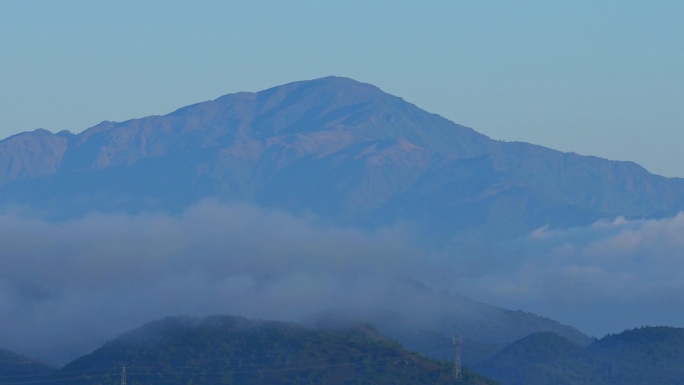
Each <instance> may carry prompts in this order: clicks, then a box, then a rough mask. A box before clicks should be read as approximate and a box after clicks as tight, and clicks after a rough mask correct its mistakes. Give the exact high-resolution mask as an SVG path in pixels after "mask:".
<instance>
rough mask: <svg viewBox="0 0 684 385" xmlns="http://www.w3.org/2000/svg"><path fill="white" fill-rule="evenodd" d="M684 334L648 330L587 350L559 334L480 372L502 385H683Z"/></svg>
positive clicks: (511, 351)
mask: <svg viewBox="0 0 684 385" xmlns="http://www.w3.org/2000/svg"><path fill="white" fill-rule="evenodd" d="M683 360H684V329H679V328H671V327H646V328H639V329H634V330H628V331H625V332H623V333H620V334H616V335H609V336H606V337H604V338H602V339H600V340H598V341H596V342H594V343H592V344H590V345H589V346H587V347H581V346H578V345H576V344H574V343H572V342H571V341H569V340H568V339H566V338H563V337H560V336H558V335H556V334H553V333H537V334H533V335H530V336H528V337H526V338H524V339H522V340H520V341H517V342H515V343H513V344H511V345H510V346H508V347H506V348H505V349H503V350H501V351H500V352H499V353H497V354H496V355H494V356H492V357H491V358H489V359H488V360H486V361H484V362H481V363H479V364H477V365H475V369H476V370H479V371H481V373H483V374H485V375H488V376H491V377H492V378H494V379H497V380H499V381H500V382H501V384H502V385H613V384H620V385H642V384H659V385H679V384H682V383H683V382H684V366H682V361H683Z"/></svg>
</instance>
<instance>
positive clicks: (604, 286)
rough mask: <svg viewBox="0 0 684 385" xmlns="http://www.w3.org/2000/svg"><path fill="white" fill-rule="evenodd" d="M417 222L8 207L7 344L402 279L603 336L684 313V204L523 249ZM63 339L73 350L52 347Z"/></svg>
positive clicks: (77, 344)
mask: <svg viewBox="0 0 684 385" xmlns="http://www.w3.org/2000/svg"><path fill="white" fill-rule="evenodd" d="M412 234H413V231H412V229H411V228H410V227H409V226H402V225H396V226H392V227H388V228H383V229H378V230H375V231H363V230H358V229H353V228H341V227H334V226H329V225H326V224H324V223H321V221H319V220H318V219H317V218H315V217H301V216H293V215H290V214H286V213H283V212H280V211H273V210H266V209H261V208H257V207H253V206H249V205H244V204H223V203H219V202H216V201H205V202H202V203H199V204H197V205H195V206H192V207H190V208H188V209H187V210H186V211H185V212H184V213H182V214H181V215H180V216H170V215H166V214H138V215H125V214H119V215H112V214H107V215H105V214H91V215H89V216H86V217H84V218H79V219H74V220H70V221H66V222H59V223H53V222H49V221H45V220H42V219H36V218H29V217H27V216H25V215H16V214H3V215H0V264H1V266H2V267H1V268H0V347H3V348H8V349H13V350H18V351H21V352H25V353H29V354H34V355H36V354H37V353H39V354H40V355H41V357H43V358H48V359H51V360H52V361H53V362H58V361H63V360H64V359H66V358H71V357H73V356H75V355H76V354H82V353H84V349H92V348H95V347H97V346H98V345H99V344H100V343H101V342H102V341H103V339H105V338H113V337H114V336H116V335H117V334H118V333H120V332H123V331H126V330H129V329H132V328H134V327H137V326H139V325H140V324H142V323H144V322H147V321H150V320H153V319H156V318H160V317H164V316H167V315H178V314H190V315H207V314H216V313H223V314H235V315H243V316H247V317H256V318H276V319H285V320H297V319H300V318H302V317H307V316H308V315H310V314H312V313H316V312H318V311H323V310H328V309H340V308H342V309H345V308H353V309H359V308H361V309H369V308H370V309H373V308H374V307H375V306H377V303H378V301H385V302H392V301H394V302H393V306H406V305H405V303H406V301H402V300H401V298H397V295H396V293H393V292H392V291H391V289H390V286H389V285H386V284H385V283H388V282H390V281H391V280H392V279H393V278H395V277H414V278H417V279H419V280H423V281H425V282H426V283H427V284H428V285H430V286H432V287H434V288H437V289H441V288H448V289H451V290H453V291H459V292H462V293H464V294H466V295H470V296H472V297H476V298H479V299H483V300H484V301H485V302H490V303H493V304H496V305H499V306H502V307H506V308H513V309H517V308H519V309H523V310H526V311H532V312H535V313H538V314H541V315H546V316H550V317H552V318H555V319H558V320H560V321H562V322H565V323H568V324H571V325H574V326H576V327H578V328H580V329H581V330H583V331H586V332H589V333H592V334H594V335H597V336H601V335H602V334H605V333H607V332H620V331H621V330H623V329H626V328H631V327H635V326H641V325H647V324H650V325H653V324H668V325H673V326H684V311H683V310H682V308H683V307H684V214H680V215H677V216H675V217H673V218H669V219H660V220H634V221H629V220H625V219H622V218H619V219H616V220H614V221H607V222H606V221H602V222H597V223H595V224H593V225H591V226H587V227H583V228H574V229H567V230H549V229H539V230H537V231H535V232H533V233H531V234H530V235H529V236H528V237H527V238H526V239H524V240H522V241H520V243H519V244H518V246H519V247H518V250H517V251H516V252H511V253H502V254H499V255H492V254H487V255H486V256H485V255H471V256H470V257H469V258H465V257H463V256H461V257H456V256H454V254H450V253H448V252H445V251H444V250H441V251H440V250H429V251H424V250H421V248H420V247H418V246H417V245H418V243H417V242H414V241H413V239H412ZM490 250H491V249H490ZM464 266H466V267H465V268H464ZM472 266H475V268H472ZM55 348H59V349H60V350H61V352H60V354H61V355H59V356H54V357H50V353H51V352H52V351H53V350H54V349H55ZM69 349H72V350H71V351H69Z"/></svg>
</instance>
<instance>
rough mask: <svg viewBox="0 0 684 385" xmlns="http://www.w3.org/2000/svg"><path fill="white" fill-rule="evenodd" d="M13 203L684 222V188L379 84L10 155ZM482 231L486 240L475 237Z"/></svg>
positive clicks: (498, 230)
mask: <svg viewBox="0 0 684 385" xmlns="http://www.w3.org/2000/svg"><path fill="white" fill-rule="evenodd" d="M0 186H1V187H2V190H1V191H0V205H3V206H5V207H7V206H9V205H17V204H18V205H24V206H29V207H34V208H37V209H40V210H42V211H44V212H47V213H50V214H51V215H53V216H55V217H68V216H74V215H80V214H83V213H86V212H89V211H92V210H97V211H106V212H112V211H129V212H130V211H150V210H169V211H174V210H179V209H181V208H183V207H185V206H186V205H188V204H190V203H192V202H195V201H197V200H199V199H202V198H205V197H220V198H221V199H227V200H240V201H249V202H254V203H256V204H258V205H261V206H264V207H272V208H278V209H283V210H286V211H293V212H302V211H306V212H313V213H316V214H318V215H320V216H322V217H323V218H327V219H329V220H331V221H333V222H335V223H344V224H353V225H361V226H366V227H376V226H380V225H385V224H389V223H393V222H395V221H398V220H403V221H408V222H411V223H415V224H417V225H418V226H419V227H420V228H422V229H423V230H424V234H429V235H430V236H433V237H437V238H439V237H447V238H448V237H451V236H453V234H455V233H459V232H463V231H465V230H468V231H469V232H471V233H472V232H473V231H480V230H481V233H482V234H487V236H488V237H491V238H497V237H501V236H514V235H520V234H523V233H525V232H528V231H530V230H531V229H535V228H538V227H539V226H542V225H546V224H548V225H551V226H558V227H563V226H572V225H578V224H585V223H589V222H592V221H595V220H597V219H599V218H613V217H616V216H620V215H622V216H628V217H630V216H632V217H657V216H665V215H672V214H674V213H676V212H677V211H678V210H681V209H682V208H684V180H682V179H675V178H669V179H668V178H664V177H660V176H656V175H652V174H649V173H648V172H647V171H646V170H645V169H643V168H642V167H640V166H638V165H636V164H634V163H630V162H617V161H609V160H604V159H600V158H596V157H589V156H580V155H577V154H574V153H562V152H558V151H554V150H550V149H547V148H543V147H540V146H535V145H531V144H526V143H517V142H511V143H509V142H500V141H495V140H491V139H489V138H488V137H486V136H484V135H482V134H479V133H477V132H475V131H474V130H472V129H470V128H467V127H463V126H460V125H458V124H455V123H453V122H451V121H448V120H447V119H444V118H442V117H440V116H438V115H435V114H431V113H428V112H426V111H423V110H421V109H420V108H418V107H416V106H415V105H413V104H410V103H408V102H406V101H404V100H403V99H401V98H398V97H395V96H392V95H389V94H386V93H384V92H382V91H381V90H380V89H378V88H377V87H374V86H372V85H368V84H363V83H359V82H356V81H354V80H351V79H346V78H338V77H327V78H322V79H316V80H311V81H301V82H295V83H290V84H286V85H283V86H279V87H275V88H271V89H268V90H265V91H261V92H257V93H247V92H243V93H237V94H230V95H226V96H223V97H220V98H218V99H216V100H212V101H207V102H203V103H198V104H195V105H191V106H187V107H183V108H181V109H179V110H176V111H174V112H172V113H170V114H168V115H164V116H150V117H145V118H140V119H133V120H129V121H125V122H120V123H116V122H103V123H101V124H99V125H97V126H95V127H92V128H89V129H87V130H85V131H83V132H80V133H78V134H69V133H67V132H61V133H58V134H54V135H53V134H50V133H49V132H47V131H45V130H37V131H33V132H27V133H23V134H18V135H15V136H12V137H10V138H7V139H5V140H3V141H1V142H0ZM474 229H475V230H474Z"/></svg>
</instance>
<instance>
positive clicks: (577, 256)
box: [466, 214, 684, 336]
mask: <svg viewBox="0 0 684 385" xmlns="http://www.w3.org/2000/svg"><path fill="white" fill-rule="evenodd" d="M518 246H519V250H518V252H517V253H514V254H512V255H510V256H508V257H510V258H511V259H512V260H514V263H511V262H510V261H509V262H508V263H509V264H510V266H511V268H510V269H509V270H508V271H506V272H501V271H498V272H495V273H491V274H486V273H485V274H483V275H482V276H480V277H478V278H477V279H474V280H469V281H468V283H467V285H466V286H467V287H468V288H467V289H466V290H467V291H468V292H469V293H472V294H473V295H476V296H478V297H480V298H483V299H486V300H489V301H491V302H494V303H497V304H499V305H502V306H507V307H519V308H522V309H524V310H528V311H534V312H539V313H541V314H545V315H548V316H551V317H553V318H556V319H559V320H561V321H564V322H566V323H570V324H572V325H575V326H577V327H579V328H580V329H582V330H585V331H587V332H590V333H593V334H595V335H598V336H601V335H603V334H605V333H608V332H620V331H622V330H623V329H626V328H632V327H636V326H642V325H653V324H668V325H674V326H684V313H683V312H682V311H681V307H682V306H683V305H684V280H683V279H682V277H684V214H679V215H677V216H675V217H673V218H668V219H658V220H655V219H653V220H626V219H624V218H617V219H615V220H613V221H600V222H596V223H594V224H593V225H591V226H587V227H581V228H572V229H565V230H549V229H547V228H541V229H538V230H537V231H534V232H533V233H531V234H530V235H529V236H528V237H527V238H526V239H524V240H522V241H521V242H520V243H519V245H518Z"/></svg>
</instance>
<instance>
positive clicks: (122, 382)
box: [121, 364, 126, 385]
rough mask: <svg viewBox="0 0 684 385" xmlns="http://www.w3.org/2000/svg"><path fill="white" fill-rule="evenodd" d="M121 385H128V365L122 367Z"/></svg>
mask: <svg viewBox="0 0 684 385" xmlns="http://www.w3.org/2000/svg"><path fill="white" fill-rule="evenodd" d="M121 385H126V364H123V365H122V366H121Z"/></svg>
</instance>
